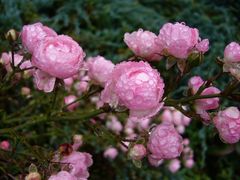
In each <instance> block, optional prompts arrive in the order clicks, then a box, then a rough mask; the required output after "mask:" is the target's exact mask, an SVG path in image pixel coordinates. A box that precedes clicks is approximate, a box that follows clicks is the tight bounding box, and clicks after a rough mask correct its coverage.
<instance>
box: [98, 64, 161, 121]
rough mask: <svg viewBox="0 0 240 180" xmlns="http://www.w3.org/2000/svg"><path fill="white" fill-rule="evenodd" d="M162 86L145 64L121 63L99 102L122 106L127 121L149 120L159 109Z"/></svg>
mask: <svg viewBox="0 0 240 180" xmlns="http://www.w3.org/2000/svg"><path fill="white" fill-rule="evenodd" d="M163 89H164V83H163V80H162V78H161V77H160V74H159V73H158V71H157V70H154V69H153V68H152V67H151V66H150V65H149V64H148V63H147V62H143V61H140V62H132V61H131V62H122V63H120V64H117V65H116V66H115V68H114V70H113V72H112V75H111V77H109V79H108V81H107V83H106V85H105V88H104V90H103V91H102V94H101V99H102V101H103V102H105V103H109V104H110V105H111V106H113V107H116V106H117V105H120V106H125V107H127V108H128V109H129V110H130V117H131V118H140V119H144V118H149V117H152V116H154V115H155V114H156V113H157V112H158V111H159V110H160V109H161V107H162V105H163V103H160V101H161V99H162V96H163V92H164V90H163Z"/></svg>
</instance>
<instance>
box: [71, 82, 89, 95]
mask: <svg viewBox="0 0 240 180" xmlns="http://www.w3.org/2000/svg"><path fill="white" fill-rule="evenodd" d="M74 88H75V89H76V90H77V94H78V95H81V94H82V93H84V92H86V91H88V89H89V83H88V82H87V81H80V82H77V83H75V84H74Z"/></svg>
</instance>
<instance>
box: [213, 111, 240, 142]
mask: <svg viewBox="0 0 240 180" xmlns="http://www.w3.org/2000/svg"><path fill="white" fill-rule="evenodd" d="M213 123H214V125H215V127H216V128H217V130H218V132H219V135H220V137H221V139H222V140H223V141H224V142H226V143H229V144H233V143H237V142H238V141H239V140H240V111H239V110H238V108H236V107H229V108H227V109H225V110H223V111H219V112H218V114H217V115H216V116H215V117H214V118H213Z"/></svg>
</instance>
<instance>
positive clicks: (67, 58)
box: [32, 35, 85, 79]
mask: <svg viewBox="0 0 240 180" xmlns="http://www.w3.org/2000/svg"><path fill="white" fill-rule="evenodd" d="M84 57H85V53H84V52H83V50H82V48H81V47H80V46H79V45H78V44H77V43H76V42H75V41H74V40H73V39H72V38H71V37H69V36H64V35H60V36H56V37H46V38H45V39H44V40H42V41H41V42H39V46H38V48H35V50H34V52H33V56H32V64H33V65H34V66H36V67H37V68H39V69H40V70H42V71H44V72H46V73H48V74H49V75H51V76H53V77H57V78H60V79H66V78H69V77H71V76H73V75H75V74H77V73H78V72H79V69H80V67H81V65H82V61H83V58H84Z"/></svg>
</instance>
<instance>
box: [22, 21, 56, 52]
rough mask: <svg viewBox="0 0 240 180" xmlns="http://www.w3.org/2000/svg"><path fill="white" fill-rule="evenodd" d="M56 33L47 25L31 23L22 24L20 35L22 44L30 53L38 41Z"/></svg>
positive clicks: (54, 35)
mask: <svg viewBox="0 0 240 180" xmlns="http://www.w3.org/2000/svg"><path fill="white" fill-rule="evenodd" d="M56 36H57V33H56V32H55V31H54V30H52V29H51V28H49V27H47V26H43V25H42V23H35V24H31V25H25V26H23V29H22V32H21V37H22V44H23V46H24V47H26V48H27V49H28V50H29V52H30V53H33V51H34V49H35V47H36V46H38V44H39V42H40V41H42V40H43V39H45V38H46V37H56Z"/></svg>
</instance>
